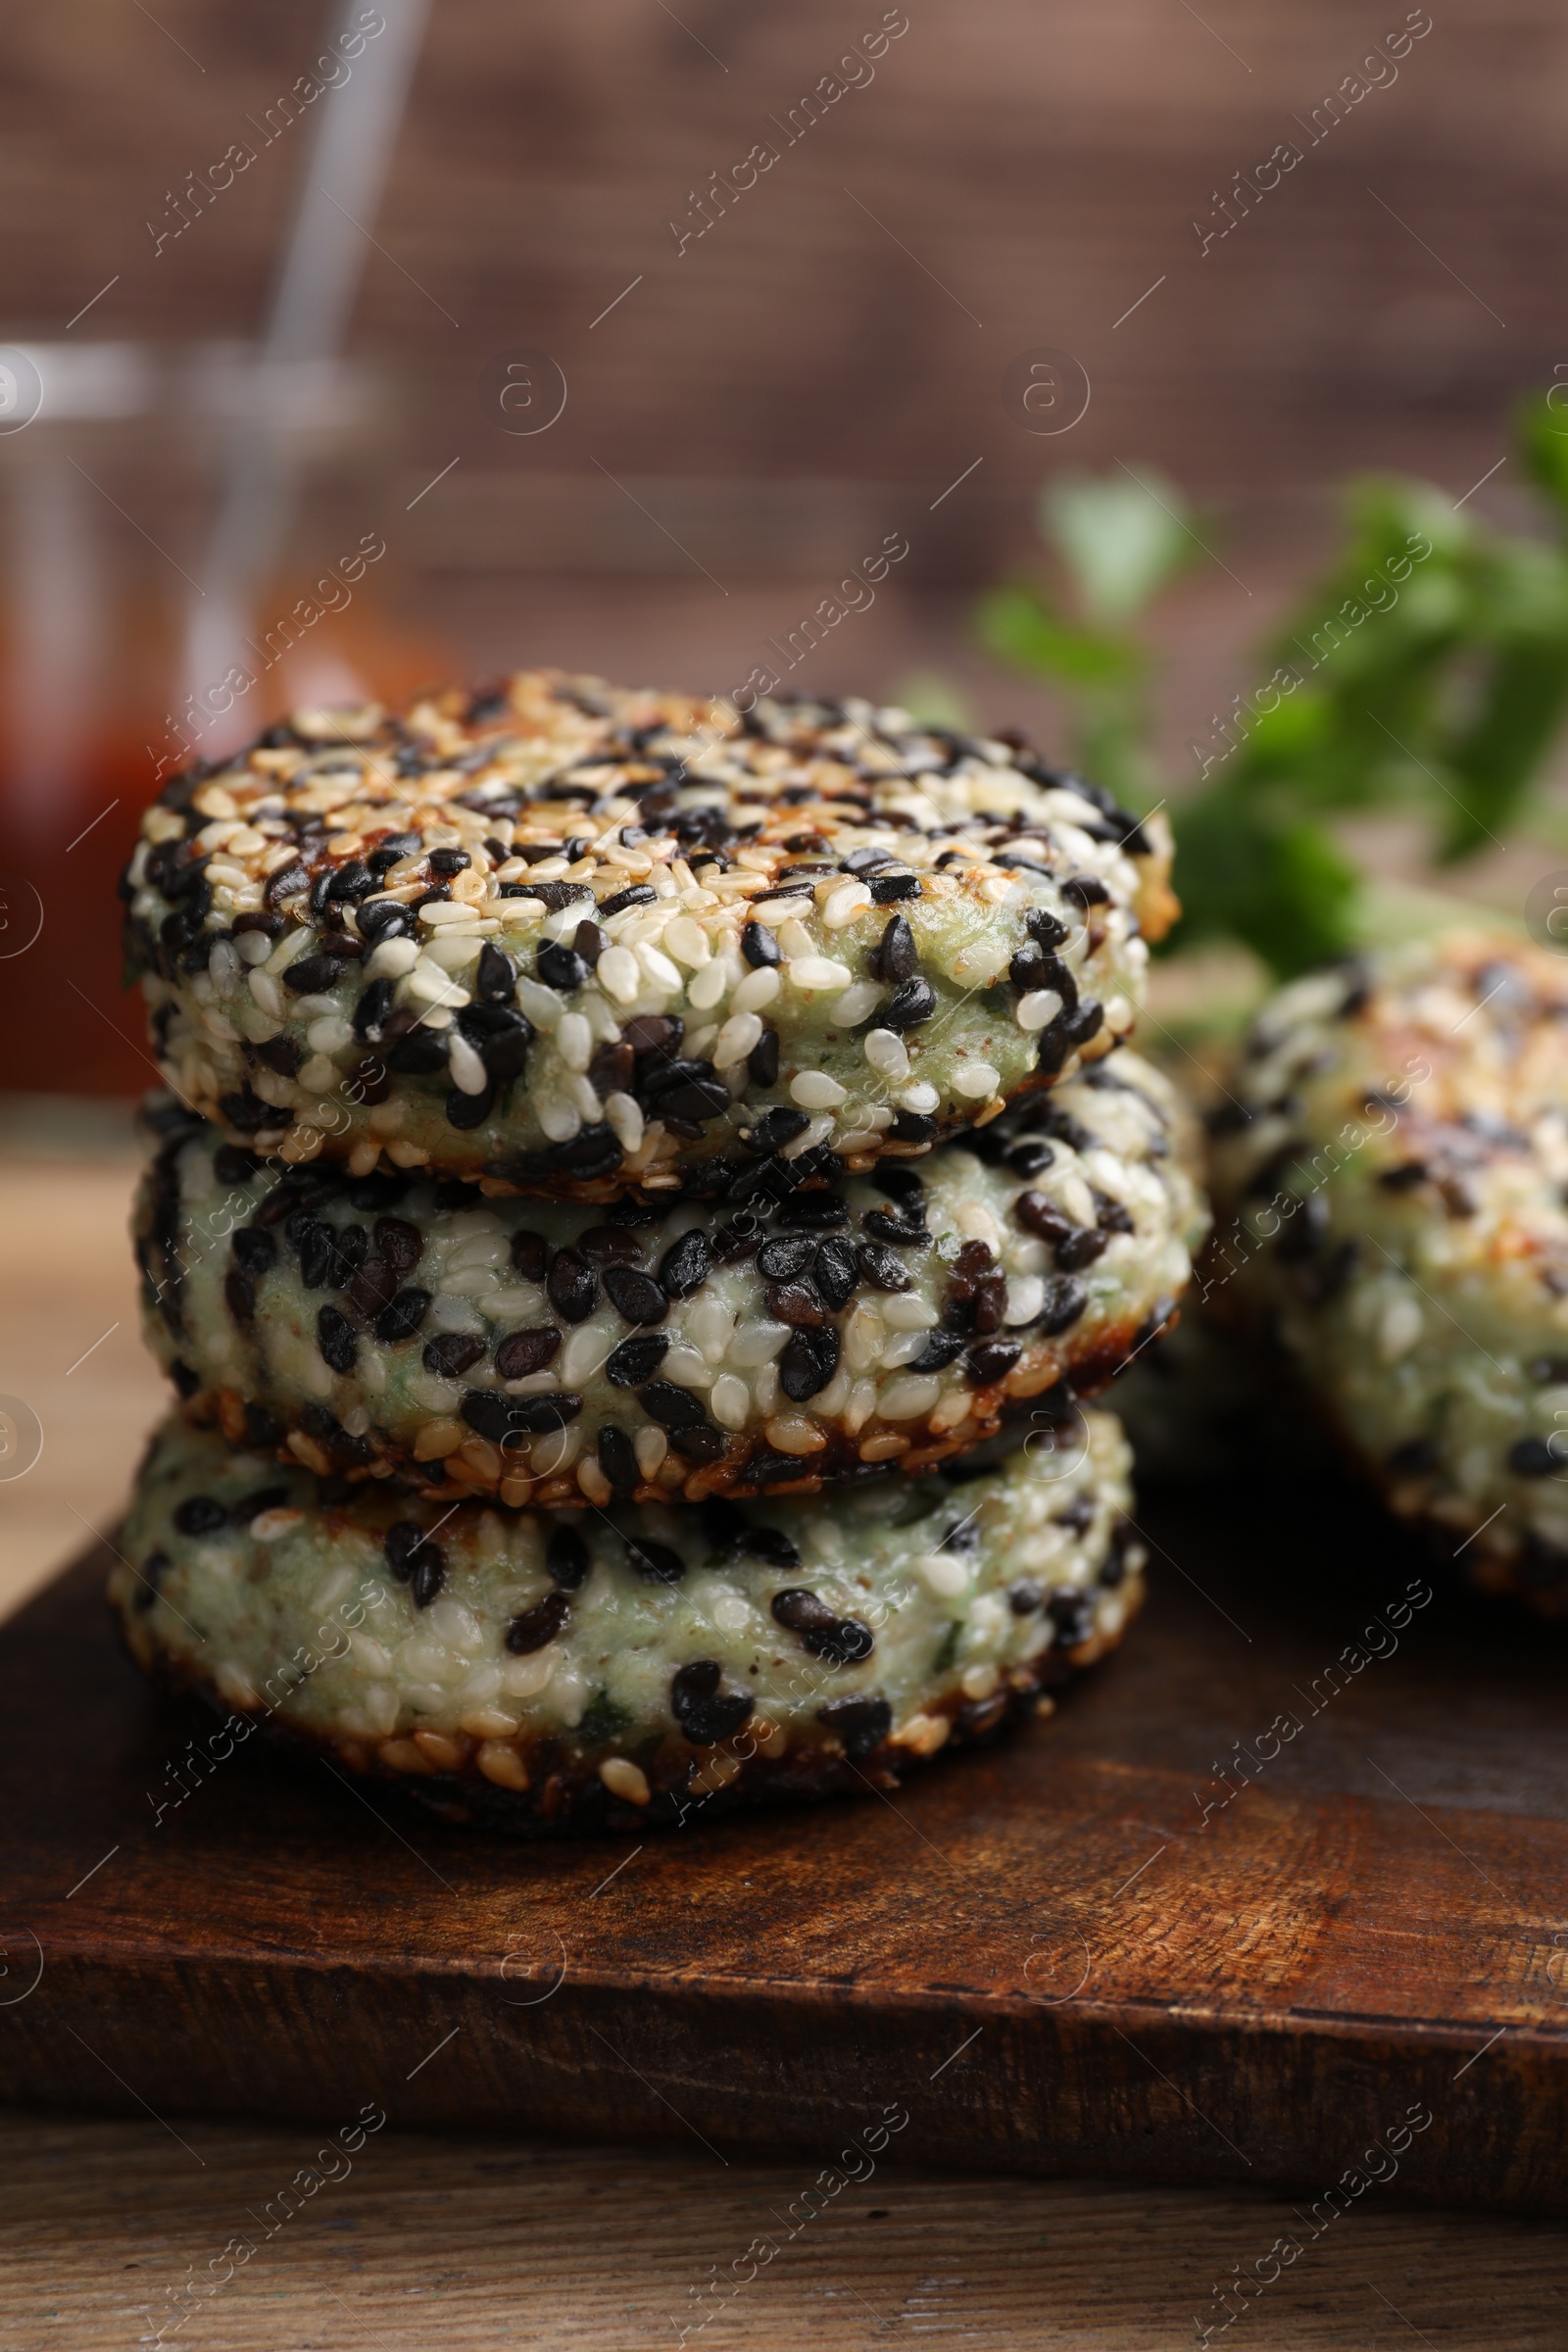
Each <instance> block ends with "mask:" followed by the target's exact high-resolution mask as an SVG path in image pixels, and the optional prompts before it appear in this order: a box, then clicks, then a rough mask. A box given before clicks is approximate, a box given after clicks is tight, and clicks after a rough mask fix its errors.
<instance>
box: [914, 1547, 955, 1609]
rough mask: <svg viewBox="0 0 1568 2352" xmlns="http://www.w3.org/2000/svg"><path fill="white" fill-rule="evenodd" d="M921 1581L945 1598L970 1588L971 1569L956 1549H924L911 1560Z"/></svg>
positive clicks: (947, 1598) (952, 1598)
mask: <svg viewBox="0 0 1568 2352" xmlns="http://www.w3.org/2000/svg"><path fill="white" fill-rule="evenodd" d="M909 1565H910V1567H911V1568H912V1569H913V1570H914V1573H915V1575H916V1576H917V1577H918V1578H919V1579H920V1581H921V1583H922V1584H923V1585H925V1586H927V1587H928V1588H929V1590H930V1591H931V1592H933V1593H940V1594H941V1595H942V1598H943V1599H944V1600H955V1599H956V1597H957V1595H958V1594H959V1593H967V1592H968V1590H969V1571H968V1569H967V1568H966V1567H965V1566H964V1564H963V1561H962V1560H961V1558H960V1557H959V1556H958V1554H957V1553H956V1552H955V1551H922V1552H919V1553H917V1554H916V1556H915V1557H914V1558H913V1559H912V1560H911V1561H910V1562H909Z"/></svg>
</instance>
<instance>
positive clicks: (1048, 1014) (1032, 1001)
mask: <svg viewBox="0 0 1568 2352" xmlns="http://www.w3.org/2000/svg"><path fill="white" fill-rule="evenodd" d="M1060 1010H1061V999H1060V997H1058V996H1057V994H1056V992H1055V990H1054V988H1031V989H1030V990H1029V991H1028V993H1027V994H1026V995H1025V996H1021V997H1020V998H1019V999H1018V1008H1017V1020H1018V1026H1019V1028H1020V1029H1045V1028H1048V1027H1049V1026H1050V1024H1051V1023H1052V1022H1053V1021H1054V1019H1055V1017H1056V1015H1057V1013H1058V1012H1060Z"/></svg>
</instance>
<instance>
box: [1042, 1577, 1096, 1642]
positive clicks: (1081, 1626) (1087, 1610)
mask: <svg viewBox="0 0 1568 2352" xmlns="http://www.w3.org/2000/svg"><path fill="white" fill-rule="evenodd" d="M1046 1615H1047V1616H1048V1617H1049V1618H1050V1619H1051V1622H1052V1624H1053V1625H1054V1627H1055V1629H1056V1634H1057V1638H1058V1640H1059V1641H1060V1642H1061V1644H1062V1646H1063V1648H1064V1649H1076V1647H1077V1646H1078V1643H1079V1642H1087V1641H1088V1640H1089V1637H1090V1635H1091V1634H1092V1633H1093V1632H1094V1630H1095V1604H1094V1601H1093V1599H1092V1598H1091V1596H1090V1595H1089V1593H1079V1592H1075V1591H1073V1590H1072V1589H1071V1588H1068V1589H1067V1590H1066V1591H1062V1592H1056V1593H1052V1594H1051V1596H1050V1598H1049V1599H1048V1600H1047V1602H1046Z"/></svg>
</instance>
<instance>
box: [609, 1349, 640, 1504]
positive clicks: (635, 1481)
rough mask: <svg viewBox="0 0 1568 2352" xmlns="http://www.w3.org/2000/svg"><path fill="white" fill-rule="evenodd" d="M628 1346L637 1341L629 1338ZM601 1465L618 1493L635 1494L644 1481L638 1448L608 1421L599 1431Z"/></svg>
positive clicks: (623, 1432) (624, 1433)
mask: <svg viewBox="0 0 1568 2352" xmlns="http://www.w3.org/2000/svg"><path fill="white" fill-rule="evenodd" d="M626 1345H627V1347H628V1348H630V1347H634V1346H635V1345H636V1343H635V1342H634V1341H631V1340H628V1341H627V1342H626ZM598 1452H599V1467H600V1469H601V1470H602V1471H603V1472H604V1474H605V1476H606V1477H607V1478H608V1479H609V1481H610V1483H611V1485H612V1486H613V1488H614V1490H615V1493H616V1494H617V1495H634V1494H635V1493H636V1492H637V1489H638V1487H639V1486H640V1484H641V1483H642V1472H641V1471H640V1470H639V1469H638V1467H637V1450H636V1447H635V1446H633V1445H632V1442H631V1440H630V1438H628V1437H627V1435H626V1432H625V1431H624V1430H623V1429H617V1428H616V1426H615V1424H614V1423H613V1421H607V1422H606V1423H605V1425H604V1427H603V1429H601V1431H600V1432H599V1446H598Z"/></svg>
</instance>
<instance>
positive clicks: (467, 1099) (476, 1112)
mask: <svg viewBox="0 0 1568 2352" xmlns="http://www.w3.org/2000/svg"><path fill="white" fill-rule="evenodd" d="M495 1099H496V1082H495V1080H494V1079H493V1078H492V1079H491V1080H490V1082H489V1084H488V1085H487V1086H485V1087H484V1088H483V1089H482V1090H481V1092H480V1093H478V1094H477V1095H470V1094H466V1093H465V1092H464V1090H463V1088H462V1087H459V1086H455V1087H454V1088H453V1089H452V1091H451V1093H450V1094H449V1095H448V1096H447V1099H446V1103H445V1104H444V1106H443V1107H444V1109H445V1111H446V1120H447V1125H448V1126H449V1127H456V1128H457V1129H458V1130H459V1132H460V1133H466V1131H467V1130H468V1129H469V1128H472V1127H482V1126H483V1125H484V1123H485V1120H486V1119H487V1118H488V1117H489V1116H490V1112H491V1110H492V1108H493V1107H494V1104H495Z"/></svg>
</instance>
